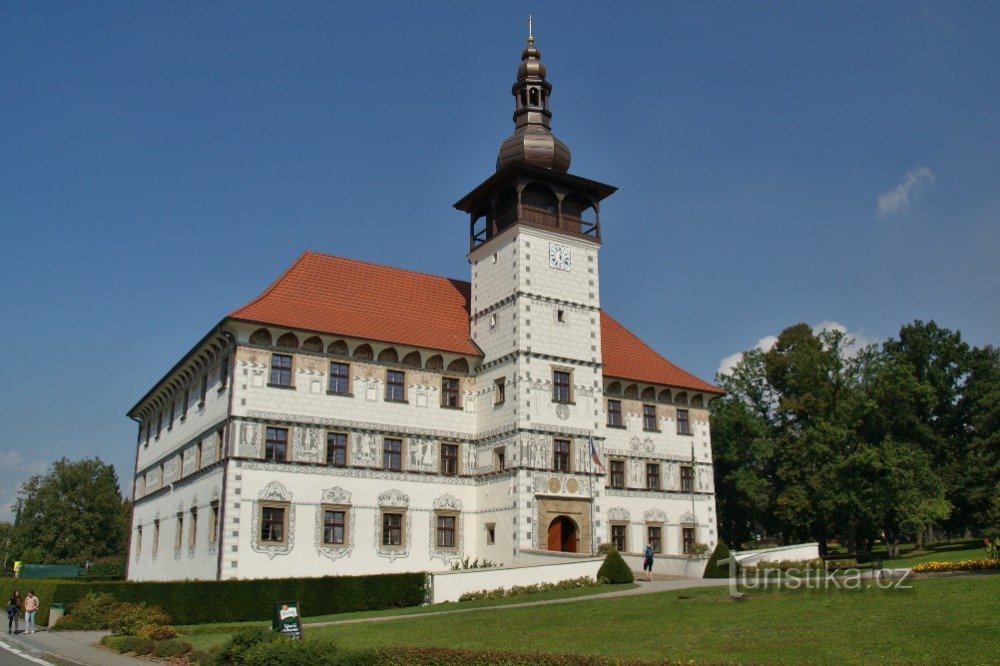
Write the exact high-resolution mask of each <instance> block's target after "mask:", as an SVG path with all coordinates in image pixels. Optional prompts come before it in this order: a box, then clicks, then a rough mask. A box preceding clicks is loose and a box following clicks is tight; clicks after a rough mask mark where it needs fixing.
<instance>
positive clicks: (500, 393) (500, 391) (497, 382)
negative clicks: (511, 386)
mask: <svg viewBox="0 0 1000 666" xmlns="http://www.w3.org/2000/svg"><path fill="white" fill-rule="evenodd" d="M506 401H507V377H500V378H498V379H494V380H493V406H494V407H496V406H497V405H502V404H504V403H505V402H506Z"/></svg>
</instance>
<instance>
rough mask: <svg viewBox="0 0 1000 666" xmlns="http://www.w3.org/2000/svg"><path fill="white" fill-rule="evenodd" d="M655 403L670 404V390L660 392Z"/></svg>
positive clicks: (671, 399) (671, 400) (671, 398)
mask: <svg viewBox="0 0 1000 666" xmlns="http://www.w3.org/2000/svg"><path fill="white" fill-rule="evenodd" d="M656 400H657V402H665V403H671V402H673V397H672V396H671V395H670V389H663V390H662V391H660V395H658V396H656Z"/></svg>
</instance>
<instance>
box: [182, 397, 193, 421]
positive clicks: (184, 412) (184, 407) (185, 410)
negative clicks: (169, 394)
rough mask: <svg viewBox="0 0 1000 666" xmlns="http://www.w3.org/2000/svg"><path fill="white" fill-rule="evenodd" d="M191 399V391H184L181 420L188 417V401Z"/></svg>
mask: <svg viewBox="0 0 1000 666" xmlns="http://www.w3.org/2000/svg"><path fill="white" fill-rule="evenodd" d="M190 399H191V390H190V389H184V402H182V403H181V420H184V419H186V418H187V415H188V401H189V400H190Z"/></svg>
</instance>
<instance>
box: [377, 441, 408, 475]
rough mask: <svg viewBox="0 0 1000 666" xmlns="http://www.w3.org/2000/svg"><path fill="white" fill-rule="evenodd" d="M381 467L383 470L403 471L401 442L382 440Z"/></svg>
mask: <svg viewBox="0 0 1000 666" xmlns="http://www.w3.org/2000/svg"><path fill="white" fill-rule="evenodd" d="M382 451H383V457H382V467H383V468H384V469H392V470H401V469H403V440H401V439H389V438H388V437H386V438H385V439H384V440H383V449H382Z"/></svg>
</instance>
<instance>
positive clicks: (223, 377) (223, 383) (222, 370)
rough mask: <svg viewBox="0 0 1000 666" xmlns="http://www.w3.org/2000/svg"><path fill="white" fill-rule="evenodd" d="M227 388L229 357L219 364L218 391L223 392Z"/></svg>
mask: <svg viewBox="0 0 1000 666" xmlns="http://www.w3.org/2000/svg"><path fill="white" fill-rule="evenodd" d="M227 386H229V356H226V357H224V358H223V359H222V360H221V361H220V362H219V391H220V392H222V391H225V390H226V387H227Z"/></svg>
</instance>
